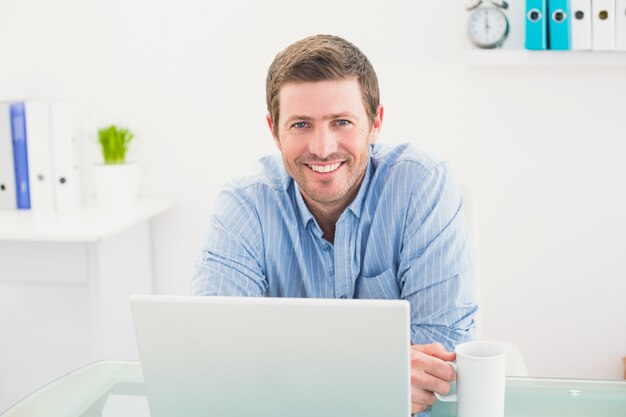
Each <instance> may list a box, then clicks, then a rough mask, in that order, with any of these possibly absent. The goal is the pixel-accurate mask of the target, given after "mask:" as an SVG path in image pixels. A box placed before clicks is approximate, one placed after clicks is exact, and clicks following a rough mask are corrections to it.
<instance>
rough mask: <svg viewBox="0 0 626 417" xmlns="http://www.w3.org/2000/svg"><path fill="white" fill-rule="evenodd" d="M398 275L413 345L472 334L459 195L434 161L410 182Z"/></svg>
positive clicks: (469, 259)
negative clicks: (408, 310)
mask: <svg viewBox="0 0 626 417" xmlns="http://www.w3.org/2000/svg"><path fill="white" fill-rule="evenodd" d="M410 201H411V204H410V205H409V209H408V212H407V217H406V224H405V230H404V237H403V246H402V250H401V253H400V263H399V269H398V273H399V276H400V280H401V283H402V298H403V299H406V300H408V301H409V303H410V304H411V341H412V343H413V344H427V343H433V342H440V343H442V344H443V345H444V346H445V347H446V349H448V350H453V349H454V347H455V346H456V345H457V344H459V343H461V342H465V341H467V340H471V339H472V337H473V332H474V327H475V324H474V319H473V317H474V314H475V313H476V311H477V309H478V308H477V306H476V305H475V304H474V302H473V291H472V285H473V284H472V279H473V264H474V261H475V254H474V250H473V248H472V246H471V243H470V240H469V236H468V232H467V226H466V223H465V219H464V216H463V197H462V195H461V193H460V191H459V189H458V187H457V185H456V184H455V183H454V181H453V178H452V176H451V173H450V171H449V168H448V165H447V164H446V163H439V164H437V165H435V166H434V167H433V168H431V169H430V170H428V171H426V172H424V173H423V174H422V175H421V176H420V177H418V178H417V180H416V181H415V182H414V187H413V190H412V195H411V200H410Z"/></svg>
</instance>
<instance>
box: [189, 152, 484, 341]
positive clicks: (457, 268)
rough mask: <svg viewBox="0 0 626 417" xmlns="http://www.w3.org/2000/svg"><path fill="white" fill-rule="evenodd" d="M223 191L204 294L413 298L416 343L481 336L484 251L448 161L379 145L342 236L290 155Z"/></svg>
mask: <svg viewBox="0 0 626 417" xmlns="http://www.w3.org/2000/svg"><path fill="white" fill-rule="evenodd" d="M260 163H261V169H260V171H259V172H258V173H257V174H255V175H251V176H246V177H244V178H240V179H237V180H235V181H232V182H231V183H229V184H228V185H227V186H226V187H225V189H224V190H223V191H222V193H221V194H220V195H219V196H218V198H217V200H216V203H215V206H214V212H213V215H212V217H211V219H210V224H209V230H208V234H207V238H206V241H205V243H204V245H203V248H202V251H201V254H200V257H199V258H198V260H197V262H196V271H195V275H194V277H193V279H192V292H193V293H194V294H196V295H237V296H264V295H265V296H271V297H317V298H377V299H405V300H408V301H409V303H410V305H411V341H412V343H413V344H427V343H432V342H440V343H442V344H443V345H444V346H445V347H446V348H447V349H448V350H452V349H453V348H454V346H455V345H456V344H458V343H460V342H463V341H466V340H469V339H471V336H472V330H473V328H474V320H473V315H474V313H475V312H476V310H477V307H476V306H475V305H474V304H473V302H472V290H471V284H472V283H471V276H472V264H473V261H474V253H473V250H472V248H471V245H470V242H469V239H468V235H467V231H466V225H465V222H464V219H463V212H462V209H463V200H462V196H461V194H460V192H459V190H458V188H457V187H456V185H455V184H454V183H453V180H452V178H451V174H450V170H449V167H448V165H447V163H445V162H441V161H439V160H437V159H435V158H433V157H431V156H429V155H426V154H423V153H420V152H418V151H416V150H415V149H414V148H413V147H412V146H410V145H408V144H405V145H399V146H396V147H393V148H385V147H382V146H380V145H373V146H372V147H371V150H370V160H369V163H368V166H367V171H366V174H365V178H364V180H363V183H362V184H361V187H360V189H359V192H358V194H357V196H356V197H355V199H354V201H352V203H351V204H350V205H349V206H348V207H347V208H346V210H345V211H344V212H343V213H342V215H341V216H340V218H339V220H338V221H337V224H336V228H335V239H334V244H331V243H330V242H328V241H327V240H325V239H324V238H323V237H322V234H323V232H322V229H321V228H320V226H319V225H318V224H317V221H316V220H315V218H314V217H313V215H312V214H311V212H310V211H309V209H308V208H307V205H306V203H305V202H304V200H303V198H302V195H301V194H300V191H299V189H298V185H297V184H296V183H295V182H294V181H293V179H292V178H291V177H290V176H289V175H288V174H287V172H286V170H285V168H284V166H283V162H282V159H281V157H280V155H273V156H267V157H264V158H262V159H261V160H260Z"/></svg>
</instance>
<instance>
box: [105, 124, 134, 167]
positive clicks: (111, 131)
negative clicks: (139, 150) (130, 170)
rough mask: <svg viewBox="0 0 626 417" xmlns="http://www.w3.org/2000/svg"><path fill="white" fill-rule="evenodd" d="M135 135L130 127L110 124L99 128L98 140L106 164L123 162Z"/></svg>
mask: <svg viewBox="0 0 626 417" xmlns="http://www.w3.org/2000/svg"><path fill="white" fill-rule="evenodd" d="M134 137H135V135H134V134H133V133H131V132H130V131H129V130H128V129H126V128H123V127H119V126H116V125H110V126H108V127H104V128H102V129H100V130H98V142H99V143H100V148H101V149H102V156H104V163H105V164H107V165H108V164H123V163H125V162H126V152H127V151H128V147H129V145H130V142H131V141H132V140H133V138H134Z"/></svg>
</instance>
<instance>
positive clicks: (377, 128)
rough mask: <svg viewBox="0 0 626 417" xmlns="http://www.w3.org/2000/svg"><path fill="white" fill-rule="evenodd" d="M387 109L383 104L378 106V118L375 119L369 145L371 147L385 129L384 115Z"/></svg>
mask: <svg viewBox="0 0 626 417" xmlns="http://www.w3.org/2000/svg"><path fill="white" fill-rule="evenodd" d="M384 113H385V109H384V108H383V105H382V104H379V105H378V108H377V109H376V117H374V123H372V131H371V132H370V136H369V140H368V143H369V144H370V145H371V144H373V143H375V142H376V141H377V140H378V135H379V134H380V130H381V129H382V127H383V114H384Z"/></svg>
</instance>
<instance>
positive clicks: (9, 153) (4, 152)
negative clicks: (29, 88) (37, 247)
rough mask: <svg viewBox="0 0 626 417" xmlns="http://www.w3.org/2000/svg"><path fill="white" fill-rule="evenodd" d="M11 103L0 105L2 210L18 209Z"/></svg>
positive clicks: (0, 190) (0, 188)
mask: <svg viewBox="0 0 626 417" xmlns="http://www.w3.org/2000/svg"><path fill="white" fill-rule="evenodd" d="M9 106H10V105H9V103H0V209H17V197H16V193H15V166H14V165H13V141H12V138H11V117H10V110H9V108H10V107H9Z"/></svg>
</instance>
